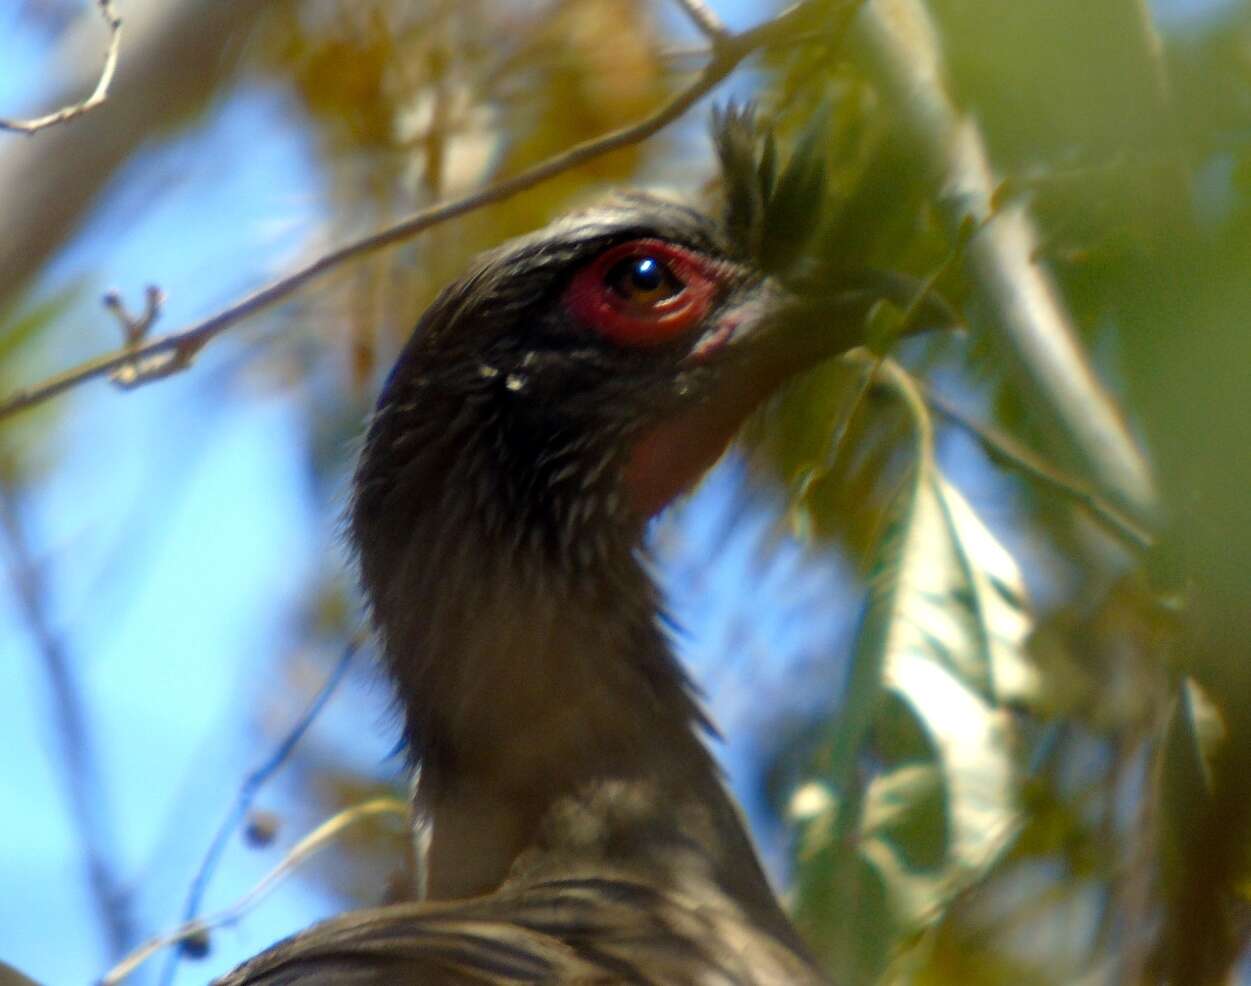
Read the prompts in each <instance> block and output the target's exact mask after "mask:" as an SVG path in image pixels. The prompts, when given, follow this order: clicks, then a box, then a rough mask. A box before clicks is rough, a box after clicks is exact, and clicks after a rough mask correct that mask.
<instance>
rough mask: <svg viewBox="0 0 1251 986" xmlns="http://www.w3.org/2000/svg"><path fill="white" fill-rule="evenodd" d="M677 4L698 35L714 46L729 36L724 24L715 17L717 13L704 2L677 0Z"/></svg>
mask: <svg viewBox="0 0 1251 986" xmlns="http://www.w3.org/2000/svg"><path fill="white" fill-rule="evenodd" d="M677 3H678V6H679V7H681V8H682V12H683V13H685V14H686V16H687V17H689V18H690V20H691V23H692V24H694V25H695V27H696V29H697V30H698V31H699V33H700V34H702V35H703V36H704V37H706V38H707V39H708V40H709V41H711V42H712V43H713V44H714V45H715V44H718V43H720V42H721V41H723V40H724V39H725V37H726V36H727V35H728V34H729V31H727V30H726V26H725V23H724V22H723V21H722V20H721V18H720V17H718V16H717V12H716V11H715V10H713V9H712V8H711V7H709V6H708V4H706V3H704V0H677Z"/></svg>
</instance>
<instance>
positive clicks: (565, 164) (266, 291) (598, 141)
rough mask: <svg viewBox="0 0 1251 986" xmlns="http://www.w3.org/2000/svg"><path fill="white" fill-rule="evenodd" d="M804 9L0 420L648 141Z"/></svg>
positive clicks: (101, 360) (56, 379) (190, 350)
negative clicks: (688, 75)
mask: <svg viewBox="0 0 1251 986" xmlns="http://www.w3.org/2000/svg"><path fill="white" fill-rule="evenodd" d="M810 9H811V5H810V3H800V4H796V5H795V6H793V7H790V8H788V9H787V10H785V11H783V12H782V13H781V14H779V15H778V16H777V17H775V18H773V19H772V20H769V21H766V22H764V23H763V24H760V25H758V26H756V27H754V28H750V29H748V30H746V31H743V32H741V33H739V34H731V35H727V36H726V37H725V39H724V40H723V41H722V42H721V43H720V44H718V45H717V47H716V49H715V50H714V51H713V56H712V60H711V61H710V62H709V63H708V64H707V65H705V66H704V68H703V70H702V71H701V72H700V73H699V75H698V76H697V77H696V78H695V80H694V81H693V82H691V83H690V84H689V85H687V86H686V87H684V88H682V89H680V90H678V92H676V93H675V94H674V95H673V96H672V97H670V99H669V101H668V102H666V103H665V104H664V105H663V106H661V107H660V109H658V110H656V111H655V112H654V113H652V114H650V115H649V116H647V117H644V118H643V119H642V120H640V121H638V122H637V123H632V124H630V125H629V126H626V127H621V128H620V129H618V130H613V131H611V132H610V133H607V134H604V135H603V136H601V137H596V138H594V139H592V140H587V141H583V142H582V143H580V144H575V145H574V146H573V147H571V148H569V149H568V150H566V151H563V152H562V153H560V154H557V155H555V156H553V157H550V158H548V159H547V160H546V161H543V162H541V163H539V164H536V165H535V166H534V167H532V168H527V169H526V170H525V171H522V172H521V173H520V174H517V175H514V176H513V177H512V178H506V179H504V180H503V181H500V182H496V183H495V184H494V185H491V186H488V187H487V188H484V189H481V190H479V191H477V192H474V193H472V194H470V195H466V196H464V197H463V198H459V199H455V200H453V201H451V202H445V203H442V204H440V205H436V206H432V207H431V208H428V209H423V210H421V211H420V212H416V213H414V214H412V215H411V216H409V217H408V218H407V219H403V220H401V221H400V222H398V223H396V224H395V225H393V226H389V227H387V228H386V229H383V230H381V231H379V232H377V233H374V234H372V235H370V236H366V237H364V238H363V239H359V240H355V241H353V242H351V243H348V244H346V245H345V246H342V247H340V248H339V249H337V250H334V251H331V252H330V253H327V254H324V255H323V256H321V257H319V258H318V259H317V260H314V261H313V262H311V263H309V264H308V265H306V266H305V267H303V268H301V269H300V270H297V271H296V272H295V273H293V274H288V275H287V276H285V277H281V278H279V279H278V280H276V281H273V282H271V283H270V284H267V285H266V286H265V287H263V288H260V289H259V290H257V291H254V292H253V293H252V294H250V295H248V296H246V297H245V298H243V299H241V300H240V301H237V302H235V303H234V304H232V305H229V306H228V307H226V308H225V309H223V310H222V311H220V312H218V313H217V314H215V315H212V316H210V317H209V318H206V319H204V320H203V321H200V322H197V323H195V324H194V325H191V326H190V327H188V328H186V329H183V330H181V331H179V332H173V333H170V334H169V335H164V336H158V337H156V338H154V339H150V340H148V341H147V342H145V343H143V344H142V345H140V346H137V347H133V348H129V349H123V350H120V351H117V352H112V353H108V354H107V355H104V356H98V357H96V358H95V359H91V360H87V361H86V362H84V363H81V364H79V365H78V366H76V367H73V368H72V369H69V370H66V371H64V372H63V373H58V374H56V375H55V376H52V377H50V378H48V379H47V380H45V381H44V382H43V383H41V384H38V385H37V386H34V387H31V388H29V389H22V390H18V391H17V392H15V393H12V394H10V395H9V396H8V397H7V398H5V400H4V401H2V402H0V418H5V417H8V416H9V415H11V414H16V413H17V412H18V411H22V410H25V409H26V408H30V407H34V406H35V405H37V404H41V403H43V402H44V401H47V400H50V399H51V398H53V397H55V396H57V395H58V394H62V393H64V392H65V391H67V390H69V389H71V388H73V387H76V386H78V385H79V384H81V383H84V382H86V381H88V380H92V379H95V378H96V377H101V376H105V375H107V374H111V373H113V372H115V371H117V370H119V369H121V368H122V367H124V366H126V365H127V364H138V363H141V361H144V360H146V359H148V358H150V357H155V356H161V355H163V354H169V353H172V354H174V356H175V357H176V359H177V360H178V362H179V366H178V368H182V367H184V366H186V365H189V363H190V361H191V359H192V358H193V357H194V355H195V354H196V353H197V352H199V350H200V349H201V348H203V347H204V345H205V344H206V343H208V342H209V340H211V339H212V338H213V337H214V336H216V335H218V334H219V333H221V332H222V331H224V330H225V329H227V328H229V327H231V326H232V325H235V324H236V323H238V322H240V321H242V320H243V319H245V318H247V317H249V316H251V315H254V314H256V313H257V312H259V311H261V310H262V309H264V308H268V307H269V306H270V305H273V304H274V303H276V302H278V301H281V300H282V299H284V298H286V297H288V296H289V295H291V294H293V293H294V292H295V291H296V290H297V289H298V288H300V287H302V286H303V285H305V284H307V283H308V282H309V281H312V280H313V279H315V278H317V277H320V276H321V275H323V274H325V273H327V272H328V271H331V270H333V269H334V268H336V267H339V266H341V265H343V264H345V263H347V262H348V261H350V260H356V259H359V258H361V257H365V256H368V255H369V254H372V253H376V252H377V251H379V250H382V249H384V248H386V247H390V246H394V245H395V244H397V243H402V242H404V241H406V240H409V239H411V238H412V237H414V236H416V235H417V234H418V233H421V232H423V231H425V230H427V229H429V228H431V227H432V226H436V225H438V224H440V223H444V222H447V221H448V220H450V219H455V218H458V217H460V216H463V215H465V214H466V213H469V212H473V211H475V210H477V209H481V208H482V207H484V206H487V205H492V204H494V203H496V202H502V201H504V200H505V199H509V198H512V197H513V196H514V195H518V194H520V193H521V192H524V191H528V190H529V189H531V188H533V187H534V186H536V185H538V184H540V183H541V182H545V181H548V180H549V179H551V178H554V177H556V176H557V175H560V174H563V173H564V172H566V171H569V170H571V169H572V168H576V167H578V166H579V165H582V164H585V163H586V162H588V161H591V160H593V159H594V158H598V157H602V156H603V155H605V154H608V153H611V152H612V151H615V150H618V149H620V148H622V147H628V146H631V145H633V144H637V143H639V142H640V141H642V140H645V139H647V138H648V137H651V136H652V135H653V134H655V133H657V132H658V131H660V130H662V129H663V128H664V127H666V126H668V125H669V124H670V123H672V122H673V121H675V120H677V119H678V118H679V117H681V116H682V115H683V114H684V113H685V112H686V111H687V110H688V109H690V108H691V106H693V105H694V104H695V103H696V102H698V101H699V100H700V99H702V98H703V97H704V96H706V95H707V94H708V93H709V92H711V91H712V90H713V89H714V88H715V87H716V86H717V85H718V84H719V83H720V82H721V81H722V80H723V79H725V77H726V76H728V75H729V74H730V73H731V72H732V71H734V69H735V68H736V67H737V66H738V65H739V63H740V62H742V61H743V59H744V58H746V57H747V56H748V55H750V54H752V53H753V52H755V51H758V50H759V49H761V48H763V47H766V46H768V45H771V44H775V43H777V42H778V41H780V40H783V39H785V38H789V37H790V36H791V35H792V34H793V33H796V32H798V31H801V30H802V29H803V27H804V26H805V22H806V19H807V14H808V12H809V10H810Z"/></svg>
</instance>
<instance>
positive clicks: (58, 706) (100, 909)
mask: <svg viewBox="0 0 1251 986" xmlns="http://www.w3.org/2000/svg"><path fill="white" fill-rule="evenodd" d="M0 526H2V527H3V531H4V537H5V541H6V546H7V548H8V554H9V560H10V566H11V570H12V575H13V584H14V590H15V594H16V596H17V601H18V606H19V607H20V612H21V614H22V619H23V620H24V622H25V623H26V627H27V630H28V631H29V633H30V635H31V638H32V640H33V641H34V644H35V648H36V651H37V652H38V655H39V657H40V659H41V660H40V664H41V667H42V669H43V672H44V675H45V677H46V679H47V689H48V693H49V695H50V697H51V704H52V722H53V725H54V729H55V735H56V745H57V751H58V754H59V756H58V761H57V762H58V766H59V767H60V768H61V770H60V773H61V782H62V784H63V786H64V788H65V798H66V801H67V802H68V803H69V809H70V811H69V813H70V818H71V820H72V823H73V827H74V830H75V832H76V834H77V837H78V840H79V843H80V845H81V849H82V855H83V863H84V865H85V867H86V870H87V883H88V885H89V887H90V889H91V897H92V903H93V904H94V906H95V909H96V913H97V916H98V918H99V921H100V924H101V926H102V927H103V929H104V931H105V935H106V937H107V939H108V946H109V951H110V953H111V954H112V955H114V956H116V955H121V954H123V953H124V952H125V951H126V949H128V948H129V947H130V945H131V943H132V941H133V940H134V925H133V922H132V920H131V915H130V910H131V907H130V898H129V895H128V894H127V893H126V891H125V890H124V888H123V887H122V884H121V881H120V880H119V879H118V877H117V875H116V873H115V872H114V870H113V860H114V858H115V855H116V846H115V843H114V840H113V838H112V836H111V831H110V825H109V817H108V812H107V810H106V807H105V804H104V797H103V791H102V785H101V779H100V773H99V771H98V770H97V767H96V758H95V755H94V749H93V747H92V744H91V737H90V732H89V730H88V728H87V711H86V705H85V703H84V700H83V694H82V688H81V686H80V684H79V681H78V678H77V676H76V675H75V672H74V662H73V661H72V660H71V656H70V654H69V652H68V651H67V649H66V647H65V643H64V641H63V640H62V639H61V638H60V636H58V634H57V633H56V632H55V631H54V630H53V628H52V626H51V625H50V621H49V619H48V612H47V598H46V590H45V586H44V579H43V573H42V572H41V571H40V568H39V565H38V564H37V563H36V561H35V559H34V558H32V557H31V553H30V549H29V546H28V545H27V543H26V532H25V530H24V529H23V527H22V522H21V518H20V516H19V513H18V507H17V504H16V503H15V502H14V491H13V489H12V488H11V487H10V486H9V485H8V484H5V486H4V488H3V489H0ZM0 978H2V977H0Z"/></svg>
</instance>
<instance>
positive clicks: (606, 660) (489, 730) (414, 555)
mask: <svg viewBox="0 0 1251 986" xmlns="http://www.w3.org/2000/svg"><path fill="white" fill-rule="evenodd" d="M410 523H411V526H410V527H409V532H408V533H409V539H408V542H407V544H406V545H405V546H403V547H402V548H400V549H398V550H397V551H396V552H393V553H392V555H391V571H392V574H391V576H390V577H389V578H387V579H386V580H385V584H386V590H385V591H375V592H373V593H371V595H373V596H374V615H375V619H376V621H377V623H378V625H379V629H380V630H381V633H382V637H383V643H384V650H385V653H386V656H387V660H388V663H389V665H390V671H391V673H392V675H393V677H394V679H395V681H396V683H397V693H398V695H399V697H400V700H401V703H402V704H403V706H404V714H405V724H406V734H407V738H408V740H409V744H410V746H411V747H412V749H413V752H414V754H415V755H416V757H417V759H418V760H419V761H420V764H421V774H420V780H419V783H418V795H417V797H418V807H419V809H420V810H421V811H422V812H423V813H424V815H425V817H426V820H427V821H428V823H429V832H430V844H429V851H428V854H427V867H426V875H425V882H426V892H427V896H429V897H432V898H446V897H463V896H469V895H472V894H477V893H483V892H487V891H490V890H493V889H494V888H495V887H497V886H498V885H499V884H500V883H501V882H502V881H503V879H504V878H505V877H506V876H507V874H508V872H509V869H510V868H511V866H512V865H513V863H514V862H515V860H516V859H517V857H518V856H519V855H520V854H521V853H522V852H523V851H525V850H526V849H527V848H530V847H532V846H533V844H534V843H535V840H536V838H537V833H538V831H539V829H540V828H541V826H542V825H543V823H544V820H545V818H547V817H548V816H549V815H550V814H551V812H552V811H554V810H556V809H557V807H558V805H559V804H560V803H561V802H562V801H563V800H567V799H569V798H577V797H580V796H582V795H583V794H585V793H586V792H588V791H591V790H592V789H594V788H595V787H596V786H597V785H602V784H604V783H633V782H644V781H645V782H646V783H647V784H648V785H650V789H651V790H654V791H657V792H661V797H660V802H663V801H665V800H672V799H674V798H677V797H679V795H680V796H681V797H689V796H691V792H692V791H694V790H696V789H697V788H698V789H701V790H702V789H704V788H707V787H709V786H710V785H712V786H718V787H719V780H718V778H717V776H716V771H715V768H714V766H713V764H712V761H711V758H710V756H709V754H708V752H707V750H706V749H705V747H704V745H703V742H702V740H701V738H700V737H699V735H697V732H698V729H699V726H700V724H701V723H702V722H703V720H702V716H701V714H700V712H699V710H698V707H697V705H696V703H695V702H694V700H693V699H692V697H691V695H690V692H689V689H688V683H687V680H686V678H685V675H684V674H683V672H682V671H681V669H680V667H679V666H678V664H677V662H676V660H675V658H674V656H673V654H672V651H671V648H670V645H669V642H668V640H667V637H666V634H665V632H664V631H663V629H662V628H661V627H660V626H659V624H658V617H657V614H658V612H659V607H658V605H657V598H656V591H655V589H654V587H653V585H652V583H651V580H650V578H649V577H648V575H647V573H646V572H645V571H644V570H643V567H642V565H641V564H640V563H639V561H638V560H637V558H635V557H634V554H633V552H632V551H629V550H627V549H625V548H622V550H621V551H620V552H616V553H615V555H616V556H615V557H604V558H601V559H600V561H599V564H598V565H597V567H596V568H595V569H594V570H593V571H588V570H585V569H581V568H578V567H576V566H571V565H569V564H567V563H564V562H562V560H561V558H560V557H559V556H558V555H553V554H552V553H551V552H549V551H545V550H542V549H541V548H539V547H538V546H536V547H535V548H534V550H528V549H527V546H526V545H525V544H524V543H523V544H522V545H521V546H520V547H518V546H517V545H516V544H515V543H513V542H512V541H511V540H509V539H507V538H506V537H504V536H502V535H501V534H499V533H493V532H491V531H490V530H489V529H488V525H484V524H479V523H477V522H476V521H475V519H474V517H473V516H471V515H462V516H459V517H458V516H450V517H449V516H447V515H446V514H445V515H442V516H440V515H438V514H437V513H430V514H423V515H418V516H416V517H413V518H411V519H410ZM393 547H394V546H393ZM366 568H368V566H366ZM659 807H660V804H659V803H658V810H659ZM666 810H668V808H667V807H666Z"/></svg>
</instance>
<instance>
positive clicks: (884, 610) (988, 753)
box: [798, 361, 1037, 984]
mask: <svg viewBox="0 0 1251 986" xmlns="http://www.w3.org/2000/svg"><path fill="white" fill-rule="evenodd" d="M880 372H881V373H883V374H884V375H886V377H887V382H889V383H890V384H891V385H892V386H893V388H894V389H895V390H896V391H898V392H899V393H900V394H901V396H903V397H904V399H905V402H906V403H907V404H908V405H909V407H910V409H911V410H912V412H913V417H914V419H915V422H916V430H917V462H916V467H915V470H914V472H913V474H912V477H911V480H910V482H909V483H908V484H907V486H906V488H905V489H904V490H903V491H902V492H901V494H900V495H899V497H898V499H897V501H896V503H895V505H894V508H893V512H892V520H891V522H890V524H889V525H888V527H887V530H886V532H885V533H884V535H883V537H882V540H881V544H880V545H879V548H878V552H877V555H876V558H875V561H874V565H873V568H872V571H871V573H870V577H869V598H868V601H867V605H866V608H865V611H864V615H863V617H862V621H861V627H860V632H859V635H858V639H857V643H856V652H855V656H854V661H853V666H852V672H851V678H850V683H849V686H848V691H847V696H846V701H845V704H844V709H843V712H842V714H841V716H840V717H839V720H838V722H837V723H836V724H835V726H834V728H833V730H832V735H831V737H830V742H829V747H828V753H829V756H828V761H827V765H826V770H825V780H826V784H827V787H828V790H829V792H830V794H829V797H828V798H827V799H826V802H825V807H824V809H823V810H817V809H813V808H812V805H813V804H814V803H815V802H814V801H813V800H812V799H811V798H809V801H808V805H809V809H810V810H809V811H808V812H807V813H806V816H805V818H804V821H805V825H804V827H803V839H802V842H801V850H802V851H801V869H800V874H799V878H800V879H799V900H798V904H799V914H800V917H801V920H802V921H804V923H805V924H807V925H808V927H809V928H810V930H812V932H813V938H814V940H816V941H820V942H826V943H828V945H829V947H828V951H827V955H826V958H827V959H828V960H829V962H830V964H831V966H832V968H833V971H834V974H835V977H836V978H837V979H839V980H840V981H843V982H847V983H852V984H855V983H869V982H874V981H876V980H877V979H878V978H879V977H880V976H881V975H882V973H883V972H884V971H885V970H886V969H887V967H888V965H890V963H891V962H892V961H893V960H894V959H896V958H897V957H898V956H899V954H900V953H901V951H902V950H903V949H904V948H905V947H906V945H907V944H908V943H909V942H910V941H912V940H915V939H916V938H917V937H918V936H919V935H920V934H921V933H922V932H923V931H924V930H925V929H926V928H927V927H929V926H930V925H932V924H933V923H935V922H936V921H937V920H939V919H940V918H941V917H942V915H943V913H944V911H945V908H946V907H947V905H948V904H949V903H950V902H951V901H952V899H953V898H954V897H955V896H956V895H958V894H960V893H961V892H963V891H964V890H966V889H967V888H968V887H969V886H971V885H972V884H973V883H974V882H976V881H977V880H978V879H980V878H981V877H982V876H984V875H985V873H986V872H987V871H988V869H989V868H990V867H991V866H992V865H993V864H994V863H995V862H996V860H998V859H999V857H1000V856H1001V855H1002V853H1003V851H1004V850H1005V849H1006V848H1007V846H1008V845H1009V843H1010V841H1011V839H1012V837H1013V835H1014V833H1015V832H1016V830H1017V828H1018V826H1019V824H1020V811H1019V807H1018V803H1017V785H1016V776H1015V767H1014V763H1013V758H1012V743H1011V732H1012V721H1011V717H1010V714H1009V712H1008V711H1007V709H1006V708H1005V707H1004V706H1005V703H1008V702H1029V701H1030V700H1031V699H1032V698H1033V697H1034V695H1035V693H1036V690H1037V684H1036V676H1035V672H1034V669H1033V668H1032V666H1031V665H1030V663H1029V662H1028V660H1027V658H1026V655H1025V652H1024V644H1025V640H1026V637H1027V635H1028V633H1029V630H1030V626H1031V618H1030V614H1029V608H1028V603H1027V600H1026V595H1025V590H1024V585H1023V581H1022V579H1021V575H1020V572H1019V570H1018V568H1017V566H1016V564H1015V562H1014V561H1013V559H1012V557H1011V556H1010V555H1009V554H1008V552H1007V551H1006V550H1005V549H1004V548H1003V546H1002V545H1000V544H999V542H998V541H996V540H995V538H994V537H993V535H991V533H990V532H989V531H988V530H987V529H986V527H985V526H984V525H983V524H982V523H981V522H980V521H979V520H978V518H977V516H976V515H975V514H974V512H973V510H972V509H971V508H970V507H969V505H968V503H967V502H966V501H965V500H964V498H963V497H962V496H961V495H960V494H959V493H958V492H957V491H956V490H955V488H954V487H952V486H951V484H949V483H948V482H947V480H946V479H945V478H944V477H943V475H942V474H941V472H940V471H939V470H938V467H937V465H936V463H935V461H934V456H933V441H932V435H931V428H930V423H929V419H928V416H927V415H926V411H925V408H924V405H923V404H922V402H921V400H920V398H919V396H918V395H917V393H916V391H915V388H913V387H912V385H911V383H910V381H909V379H908V378H907V376H906V374H904V373H903V371H901V370H899V369H898V368H897V367H895V366H894V364H892V363H890V362H889V361H887V362H886V363H884V364H882V368H881V370H880Z"/></svg>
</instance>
